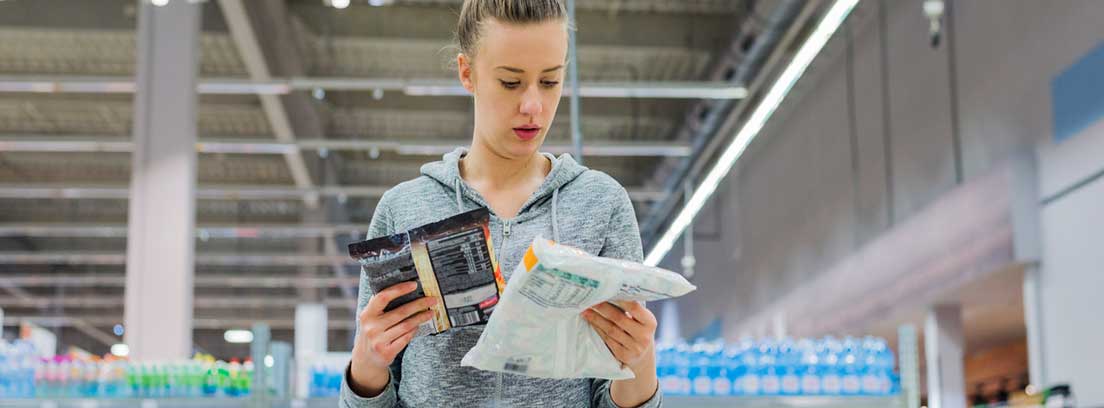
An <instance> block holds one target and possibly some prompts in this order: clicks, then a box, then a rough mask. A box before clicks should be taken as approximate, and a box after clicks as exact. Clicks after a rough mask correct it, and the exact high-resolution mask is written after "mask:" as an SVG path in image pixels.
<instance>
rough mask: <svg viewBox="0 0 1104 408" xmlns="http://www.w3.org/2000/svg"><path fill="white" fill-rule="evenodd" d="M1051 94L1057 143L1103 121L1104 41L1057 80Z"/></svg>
mask: <svg viewBox="0 0 1104 408" xmlns="http://www.w3.org/2000/svg"><path fill="white" fill-rule="evenodd" d="M1050 94H1051V100H1052V101H1053V105H1054V141H1055V142H1062V141H1064V140H1066V139H1069V138H1071V137H1073V136H1074V135H1076V134H1078V133H1080V132H1081V131H1082V130H1085V129H1086V128H1088V127H1089V126H1091V125H1092V124H1093V123H1096V121H1098V120H1104V42H1102V43H1100V45H1098V46H1097V47H1096V48H1095V49H1093V50H1092V51H1089V53H1088V54H1086V55H1085V56H1084V57H1082V58H1081V59H1080V60H1078V61H1077V62H1075V63H1074V64H1073V65H1071V66H1070V67H1069V68H1067V69H1066V70H1065V71H1063V72H1062V73H1061V74H1059V75H1058V77H1057V78H1054V80H1053V81H1051V83H1050Z"/></svg>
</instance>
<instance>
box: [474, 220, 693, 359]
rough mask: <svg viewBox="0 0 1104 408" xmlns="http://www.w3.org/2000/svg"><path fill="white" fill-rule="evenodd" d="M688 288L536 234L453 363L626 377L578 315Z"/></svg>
mask: <svg viewBox="0 0 1104 408" xmlns="http://www.w3.org/2000/svg"><path fill="white" fill-rule="evenodd" d="M694 289H695V287H694V285H691V284H690V282H687V281H686V279H685V278H683V277H682V276H681V275H679V274H677V273H674V272H671V271H667V270H664V269H659V268H653V267H649V266H645V265H642V264H639V263H636V262H628V261H622V260H617V259H611V258H602V257H597V256H593V255H590V254H587V253H585V252H583V251H580V250H578V249H575V248H571V247H568V246H565V245H558V244H556V243H553V242H552V241H549V240H546V239H542V238H539V237H538V238H537V239H535V240H533V244H532V245H530V246H529V250H528V251H526V253H525V257H524V258H523V260H522V262H521V264H520V265H518V267H517V269H515V271H514V274H513V276H511V277H510V281H509V282H508V283H507V284H506V291H505V292H504V293H503V294H502V299H501V301H500V302H499V305H498V309H497V310H496V311H495V313H494V315H493V316H491V319H490V322H488V323H487V327H486V328H485V329H484V330H483V334H482V335H481V336H480V337H479V342H478V343H476V345H475V347H474V348H472V349H471V350H470V351H468V354H466V355H465V356H464V358H463V360H461V362H460V365H462V366H469V367H475V368H478V369H481V370H488V371H499V372H508V373H514V374H524V375H528V376H532V377H544V378H608V379H614V380H619V379H626V378H633V373H632V371H631V370H629V369H628V368H623V367H622V366H621V363H620V362H619V361H617V359H616V358H615V357H614V356H613V353H612V352H610V350H609V348H607V347H606V344H605V342H603V341H602V338H601V337H600V336H599V335H598V332H596V331H595V330H594V328H593V327H591V326H590V324H588V323H587V322H586V320H584V319H583V317H582V316H581V315H580V313H582V312H583V310H586V309H587V308H589V307H591V306H594V305H597V304H599V303H602V302H607V301H650V300H659V299H666V298H672V297H678V296H682V295H685V294H687V293H689V292H690V291H692V290H694Z"/></svg>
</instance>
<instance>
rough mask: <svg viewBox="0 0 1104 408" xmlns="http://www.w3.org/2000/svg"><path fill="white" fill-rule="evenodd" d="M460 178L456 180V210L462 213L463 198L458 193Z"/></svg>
mask: <svg viewBox="0 0 1104 408" xmlns="http://www.w3.org/2000/svg"><path fill="white" fill-rule="evenodd" d="M461 185H462V183H461V182H460V178H459V177H458V178H456V209H457V210H458V211H460V212H464V197H463V196H462V195H461V193H460V186H461Z"/></svg>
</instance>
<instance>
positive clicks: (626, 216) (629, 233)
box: [598, 186, 644, 262]
mask: <svg viewBox="0 0 1104 408" xmlns="http://www.w3.org/2000/svg"><path fill="white" fill-rule="evenodd" d="M611 201H613V202H615V203H616V204H614V208H613V213H612V214H611V215H610V220H609V224H607V226H606V237H605V240H604V241H603V243H602V250H601V252H599V253H598V256H604V257H607V258H616V259H624V260H627V261H633V262H643V261H644V246H643V244H641V242H640V227H639V226H638V225H637V223H636V210H634V209H633V205H632V200H631V199H629V193H628V192H627V191H625V188H624V187H620V186H618V189H617V192H616V196H614V197H612V200H611Z"/></svg>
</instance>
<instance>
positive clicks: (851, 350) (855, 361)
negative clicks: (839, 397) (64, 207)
mask: <svg viewBox="0 0 1104 408" xmlns="http://www.w3.org/2000/svg"><path fill="white" fill-rule="evenodd" d="M858 347H859V345H858V343H857V342H856V341H855V339H852V338H847V339H845V340H844V342H843V361H842V363H843V374H842V375H841V376H840V377H841V378H840V379H841V380H842V383H843V392H842V394H843V395H859V394H860V392H861V391H862V382H861V380H860V379H859V355H858V352H857V350H856V349H857V348H858Z"/></svg>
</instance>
